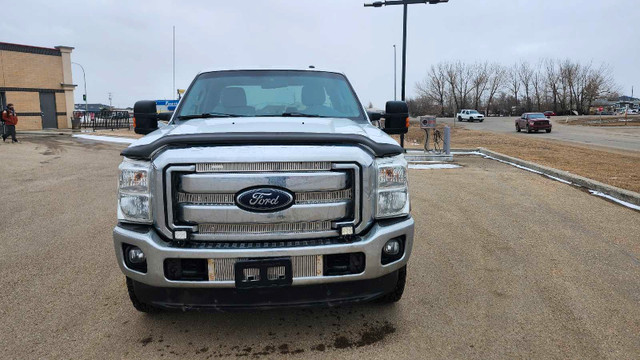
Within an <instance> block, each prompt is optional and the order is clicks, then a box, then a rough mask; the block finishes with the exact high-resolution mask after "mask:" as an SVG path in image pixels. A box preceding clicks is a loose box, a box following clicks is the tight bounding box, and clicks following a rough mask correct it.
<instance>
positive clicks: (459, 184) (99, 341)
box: [0, 137, 640, 359]
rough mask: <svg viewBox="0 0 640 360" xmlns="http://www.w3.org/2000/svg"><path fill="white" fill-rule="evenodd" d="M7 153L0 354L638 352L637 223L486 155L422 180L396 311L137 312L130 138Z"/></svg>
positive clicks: (45, 140) (422, 175)
mask: <svg viewBox="0 0 640 360" xmlns="http://www.w3.org/2000/svg"><path fill="white" fill-rule="evenodd" d="M22 141H23V142H22V143H21V144H16V145H11V144H2V143H0V153H1V154H2V156H3V157H2V161H0V173H1V174H2V176H1V177H0V187H1V188H2V189H3V196H2V201H1V202H0V211H1V213H2V220H1V224H2V226H0V233H1V234H2V236H1V238H2V241H0V288H1V289H2V292H0V315H1V316H0V328H1V329H2V335H1V336H0V358H3V359H9V358H52V359H56V358H177V357H185V358H219V357H234V358H235V357H245V356H246V357H250V358H277V357H283V358H311V359H316V358H317V359H320V358H322V359H327V358H329V359H332V358H344V359H362V358H376V359H377V358H380V359H388V358H406V359H415V358H477V359H486V358H596V359H597V358H638V357H640V341H639V340H638V339H639V338H638V334H640V307H639V306H638V304H639V302H640V286H639V285H640V213H638V212H637V211H634V210H630V209H627V208H624V207H621V206H619V205H616V204H613V203H610V202H608V201H606V200H603V199H600V198H597V197H594V196H591V195H589V194H587V193H586V192H584V191H582V190H580V189H576V188H573V187H571V186H569V185H565V184H562V183H559V182H555V181H552V180H549V179H547V178H544V177H542V176H539V175H536V174H532V173H529V172H526V171H522V170H519V169H516V168H513V167H510V166H508V165H504V164H501V163H498V162H495V161H491V160H486V159H482V158H478V157H460V158H457V159H456V162H457V163H458V164H459V165H461V166H462V167H461V168H458V169H450V170H411V171H410V186H411V196H412V206H413V216H414V217H415V219H416V243H415V245H414V250H413V255H412V258H411V260H410V262H409V268H408V270H409V273H408V283H407V289H406V292H405V296H404V298H403V299H402V301H401V302H399V303H398V304H396V305H393V306H386V307H385V306H380V305H362V306H353V307H343V308H330V309H327V308H325V309H307V310H274V311H265V312H242V313H231V314H226V313H225V314H222V313H205V314H201V313H163V314H159V315H153V316H149V315H144V314H141V313H138V312H136V311H135V310H134V309H133V307H132V306H131V304H130V303H129V299H128V297H127V294H126V290H125V286H124V277H123V275H122V274H121V273H120V270H119V269H118V267H117V265H116V262H115V256H114V253H113V246H112V239H111V230H112V228H113V226H114V224H115V222H116V214H115V210H116V200H115V195H116V179H117V166H118V163H119V162H120V160H121V159H120V156H119V152H120V150H121V149H122V148H123V147H124V145H122V144H105V143H95V142H91V141H82V140H74V139H70V138H68V137H32V138H28V137H24V138H22Z"/></svg>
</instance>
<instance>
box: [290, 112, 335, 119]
mask: <svg viewBox="0 0 640 360" xmlns="http://www.w3.org/2000/svg"><path fill="white" fill-rule="evenodd" d="M280 116H282V117H313V118H321V117H327V116H322V115H318V114H304V113H299V112H285V113H282V114H280Z"/></svg>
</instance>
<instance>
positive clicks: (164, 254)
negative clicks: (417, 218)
mask: <svg viewBox="0 0 640 360" xmlns="http://www.w3.org/2000/svg"><path fill="white" fill-rule="evenodd" d="M413 228H414V221H413V218H411V217H409V218H407V219H405V220H402V221H398V222H393V223H390V224H389V225H382V224H381V223H376V224H374V225H373V226H372V228H371V229H370V230H369V232H368V233H366V235H363V236H361V237H360V241H357V242H352V243H348V244H335V245H321V246H309V247H295V248H268V249H187V248H175V247H170V246H169V245H170V244H169V243H167V242H165V241H164V240H163V239H162V238H161V237H160V236H158V234H157V233H156V231H155V230H154V229H153V228H149V229H148V230H147V231H146V232H138V231H134V230H129V229H125V228H123V227H120V226H116V227H115V229H114V230H113V243H114V248H115V252H116V258H117V259H118V265H119V266H120V269H121V270H122V272H123V273H124V274H125V275H126V276H128V277H130V278H132V279H133V280H135V281H138V282H141V283H143V284H147V285H150V286H156V287H183V288H197V287H209V288H215V287H218V288H233V287H235V283H234V282H233V281H224V282H222V281H216V282H213V281H197V282H196V281H172V280H168V279H167V278H166V277H165V276H164V260H165V259H167V258H191V259H194V258H198V259H217V258H263V257H283V256H284V257H286V256H301V255H326V254H341V253H353V252H362V253H364V254H365V256H366V267H365V270H364V272H362V273H360V274H353V275H342V276H318V277H305V278H294V279H293V283H292V285H293V286H296V285H312V284H324V283H333V282H343V281H354V280H367V279H375V278H379V277H381V276H384V275H386V274H389V273H392V272H394V271H396V270H398V269H400V268H401V267H403V266H404V265H406V264H407V261H408V260H409V256H410V255H411V249H412V247H413ZM402 235H404V236H405V239H406V240H405V253H404V256H403V257H402V258H401V259H400V260H398V261H396V262H393V263H391V264H387V265H382V264H381V262H380V258H381V254H382V247H383V246H384V244H385V243H386V242H387V241H388V240H389V239H392V238H394V237H398V236H402ZM123 243H125V244H129V245H134V246H137V247H139V248H140V249H142V251H143V252H144V253H145V255H146V258H147V273H146V274H143V273H140V272H138V271H135V270H131V269H129V268H127V267H126V265H125V262H124V258H123V250H122V244H123Z"/></svg>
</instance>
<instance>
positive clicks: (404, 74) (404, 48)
mask: <svg viewBox="0 0 640 360" xmlns="http://www.w3.org/2000/svg"><path fill="white" fill-rule="evenodd" d="M408 7H409V5H407V4H406V3H405V4H404V16H403V20H402V89H401V90H402V93H401V94H402V95H401V96H402V101H407V100H406V98H405V91H406V89H405V88H406V81H407V8H408ZM400 147H401V148H404V134H400Z"/></svg>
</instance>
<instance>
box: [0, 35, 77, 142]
mask: <svg viewBox="0 0 640 360" xmlns="http://www.w3.org/2000/svg"><path fill="white" fill-rule="evenodd" d="M72 50H73V48H72V47H68V46H56V47H55V48H42V47H36V46H27V45H18V44H9V43H2V42H0V106H2V108H3V109H4V107H5V106H6V105H7V104H8V103H13V104H14V106H15V109H16V113H17V115H18V118H19V121H18V126H17V127H16V128H17V129H18V131H19V130H39V129H55V128H59V129H63V128H66V129H68V128H71V116H72V113H73V90H74V88H75V85H73V80H72V78H71V51H72Z"/></svg>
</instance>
